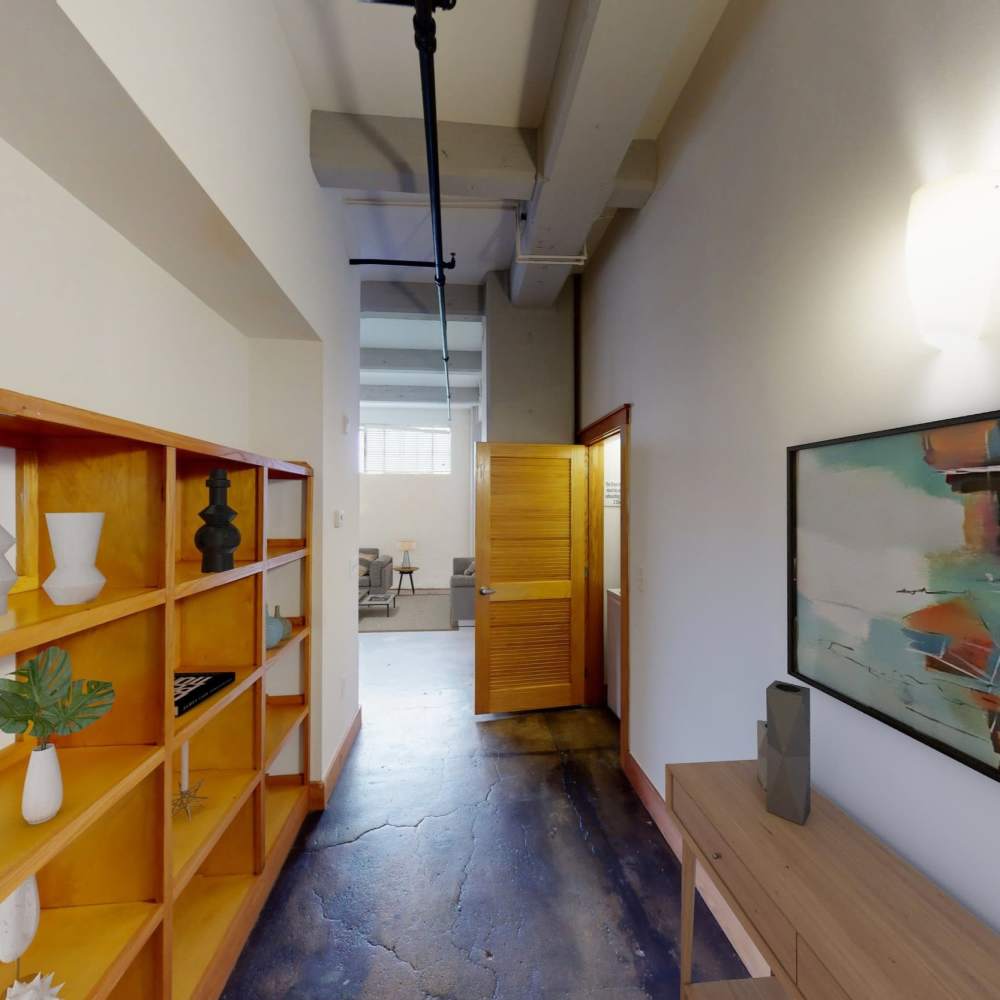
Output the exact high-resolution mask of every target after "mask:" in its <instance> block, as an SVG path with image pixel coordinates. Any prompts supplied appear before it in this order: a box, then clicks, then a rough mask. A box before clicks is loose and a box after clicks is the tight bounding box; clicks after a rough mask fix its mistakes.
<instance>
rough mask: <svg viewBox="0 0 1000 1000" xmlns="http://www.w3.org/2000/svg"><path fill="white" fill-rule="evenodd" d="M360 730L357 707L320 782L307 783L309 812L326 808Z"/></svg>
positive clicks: (359, 710) (359, 717) (359, 716)
mask: <svg viewBox="0 0 1000 1000" xmlns="http://www.w3.org/2000/svg"><path fill="white" fill-rule="evenodd" d="M360 730H361V708H360V707H359V708H358V710H357V712H356V713H355V715H354V719H353V720H352V721H351V726H350V728H349V729H348V730H347V734H346V735H345V736H344V739H343V740H342V741H341V744H340V746H339V747H338V749H337V752H336V754H335V755H334V757H333V760H332V761H330V766H329V767H328V768H327V769H326V774H324V775H323V778H322V780H320V781H310V782H309V811H310V812H318V811H319V810H321V809H325V808H326V804H327V802H329V801H330V795H331V793H332V792H333V789H334V787H335V786H336V784H337V780H338V779H339V778H340V772H341V771H343V769H344V764H345V763H346V762H347V756H348V754H350V752H351V747H353V746H354V741H355V740H356V739H357V738H358V732H359V731H360Z"/></svg>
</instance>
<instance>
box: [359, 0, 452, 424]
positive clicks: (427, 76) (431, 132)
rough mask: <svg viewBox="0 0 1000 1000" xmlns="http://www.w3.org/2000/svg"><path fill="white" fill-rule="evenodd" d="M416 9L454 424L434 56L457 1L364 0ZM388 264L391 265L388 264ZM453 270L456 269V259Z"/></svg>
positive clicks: (447, 386)
mask: <svg viewBox="0 0 1000 1000" xmlns="http://www.w3.org/2000/svg"><path fill="white" fill-rule="evenodd" d="M364 2H366V3H388V4H393V5H394V6H397V7H413V8H414V14H413V41H414V43H415V45H416V47H417V53H418V55H419V59H420V92H421V96H422V98H423V105H424V139H425V143H426V146H427V184H428V193H429V195H430V202H431V235H432V239H433V243H434V284H435V285H437V297H438V311H439V312H440V314H441V361H442V362H443V364H444V387H445V398H446V401H447V404H448V419H449V420H451V375H450V373H449V371H448V361H449V360H450V358H449V355H448V313H447V310H446V308H445V294H444V289H445V284H446V278H445V275H444V272H445V268H446V267H449V264H445V261H444V245H443V240H442V237H441V174H440V169H439V165H438V127H437V93H436V88H435V85H434V52H435V51H436V49H437V27H436V25H435V24H434V11H435V9H440V10H453V9H454V7H455V4H456V3H457V0H364ZM386 263H388V262H386ZM450 266H451V267H454V266H455V263H454V255H452V260H451V262H450Z"/></svg>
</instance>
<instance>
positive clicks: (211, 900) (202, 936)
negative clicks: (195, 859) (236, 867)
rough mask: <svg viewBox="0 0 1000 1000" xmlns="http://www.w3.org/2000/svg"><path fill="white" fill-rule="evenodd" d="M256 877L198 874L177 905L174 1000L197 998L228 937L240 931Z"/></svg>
mask: <svg viewBox="0 0 1000 1000" xmlns="http://www.w3.org/2000/svg"><path fill="white" fill-rule="evenodd" d="M256 883H257V879H256V878H255V876H253V875H196V876H195V877H194V878H193V879H191V882H190V884H189V885H188V887H187V890H186V891H185V892H184V894H183V895H182V896H181V897H180V899H179V900H178V901H177V903H176V904H175V905H174V948H173V952H174V992H173V1000H187V998H188V997H193V996H195V995H196V991H197V990H198V986H199V983H200V982H201V980H202V977H203V976H204V975H205V973H206V972H210V971H211V967H212V965H213V963H214V962H215V960H216V956H217V955H218V953H219V951H220V950H221V949H222V948H223V946H224V943H225V940H226V937H227V936H228V934H229V933H230V932H233V931H234V930H236V931H238V930H239V927H238V924H239V920H238V918H239V915H240V913H241V911H242V910H243V909H244V906H245V905H246V904H247V903H248V902H250V897H251V895H252V893H253V890H254V888H255V885H256Z"/></svg>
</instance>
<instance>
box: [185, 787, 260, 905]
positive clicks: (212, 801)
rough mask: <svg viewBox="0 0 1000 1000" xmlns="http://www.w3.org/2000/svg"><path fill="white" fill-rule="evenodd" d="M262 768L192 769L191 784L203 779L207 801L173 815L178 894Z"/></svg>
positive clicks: (199, 864)
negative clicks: (192, 808)
mask: <svg viewBox="0 0 1000 1000" xmlns="http://www.w3.org/2000/svg"><path fill="white" fill-rule="evenodd" d="M259 780H260V772H259V771H249V770H246V771H192V772H191V785H192V786H194V785H196V784H197V783H198V782H199V781H201V782H202V786H201V790H200V791H199V793H198V794H199V795H204V796H205V798H206V800H207V801H205V802H203V803H202V804H201V805H200V806H199V807H198V808H197V809H195V810H193V811H192V813H191V819H188V818H187V815H186V814H183V813H182V814H181V815H178V816H174V817H173V834H174V837H173V840H174V845H173V846H174V897H175V898H176V897H177V896H179V895H180V894H181V892H182V891H183V890H184V887H185V886H186V885H187V883H188V882H189V881H190V879H191V878H192V876H193V875H194V874H195V873H196V872H197V871H198V869H199V868H200V867H201V863H202V862H203V861H204V860H205V858H206V857H207V856H208V854H209V852H210V851H211V850H212V848H213V847H214V846H215V845H216V844H217V843H218V840H219V838H220V837H221V836H222V834H223V833H225V831H226V828H227V827H228V826H229V824H230V823H231V822H232V821H233V819H234V818H235V816H236V814H237V813H238V812H239V811H240V809H241V808H242V806H243V803H244V802H246V800H247V799H248V798H249V797H250V795H251V793H252V792H253V790H254V788H255V787H256V785H257V782H258V781H259Z"/></svg>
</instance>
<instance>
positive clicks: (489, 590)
mask: <svg viewBox="0 0 1000 1000" xmlns="http://www.w3.org/2000/svg"><path fill="white" fill-rule="evenodd" d="M479 593H480V594H482V595H483V597H489V596H490V594H495V593H496V591H495V590H494V589H493V588H492V587H480V588H479Z"/></svg>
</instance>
